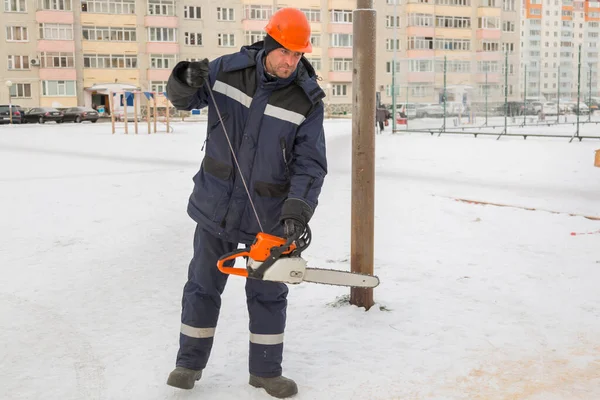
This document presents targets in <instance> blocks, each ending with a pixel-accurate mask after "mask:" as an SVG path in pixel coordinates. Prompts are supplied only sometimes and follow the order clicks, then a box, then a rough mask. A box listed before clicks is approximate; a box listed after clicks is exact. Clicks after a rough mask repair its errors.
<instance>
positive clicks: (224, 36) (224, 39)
mask: <svg viewBox="0 0 600 400" xmlns="http://www.w3.org/2000/svg"><path fill="white" fill-rule="evenodd" d="M217 46H219V47H235V33H219V34H217Z"/></svg>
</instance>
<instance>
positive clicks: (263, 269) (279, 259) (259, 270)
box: [217, 226, 379, 288]
mask: <svg viewBox="0 0 600 400" xmlns="http://www.w3.org/2000/svg"><path fill="white" fill-rule="evenodd" d="M306 228H307V229H306V231H305V232H304V233H303V234H302V235H300V236H295V237H290V238H289V239H284V238H281V237H278V236H274V235H269V234H267V233H264V232H260V233H259V234H258V235H256V238H255V239H254V242H253V243H252V245H251V246H250V248H249V249H248V248H246V249H239V250H236V251H233V252H231V253H228V254H225V255H224V256H222V257H221V258H220V259H219V260H218V261H217V268H219V270H220V271H221V272H223V273H224V274H228V275H237V276H242V277H246V278H251V279H261V280H264V281H274V282H282V283H290V284H298V283H301V282H313V283H321V284H326V285H336V286H351V287H358V288H374V287H376V286H377V285H379V278H378V277H376V276H372V275H364V274H357V273H353V272H348V271H339V270H332V269H321V268H308V267H307V266H306V265H307V262H306V260H304V259H303V258H302V257H301V256H300V253H301V252H302V251H304V250H306V248H307V247H308V245H309V244H310V240H311V231H310V228H309V227H308V226H307V227H306ZM238 257H246V258H247V262H246V268H234V267H227V266H225V263H226V262H228V261H229V262H231V261H232V260H234V259H236V258H238Z"/></svg>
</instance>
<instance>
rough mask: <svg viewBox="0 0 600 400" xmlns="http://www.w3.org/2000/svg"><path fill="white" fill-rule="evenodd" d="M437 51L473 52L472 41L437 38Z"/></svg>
mask: <svg viewBox="0 0 600 400" xmlns="http://www.w3.org/2000/svg"><path fill="white" fill-rule="evenodd" d="M435 49H436V50H448V51H469V50H471V40H469V39H446V38H436V39H435Z"/></svg>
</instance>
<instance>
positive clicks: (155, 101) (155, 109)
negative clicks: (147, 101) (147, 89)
mask: <svg viewBox="0 0 600 400" xmlns="http://www.w3.org/2000/svg"><path fill="white" fill-rule="evenodd" d="M153 99H154V133H156V120H157V119H158V106H157V104H156V103H157V101H158V93H156V92H154V96H153Z"/></svg>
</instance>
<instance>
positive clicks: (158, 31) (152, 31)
mask: <svg viewBox="0 0 600 400" xmlns="http://www.w3.org/2000/svg"><path fill="white" fill-rule="evenodd" d="M148 38H149V41H150V42H176V41H177V34H176V29H175V28H148Z"/></svg>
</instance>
